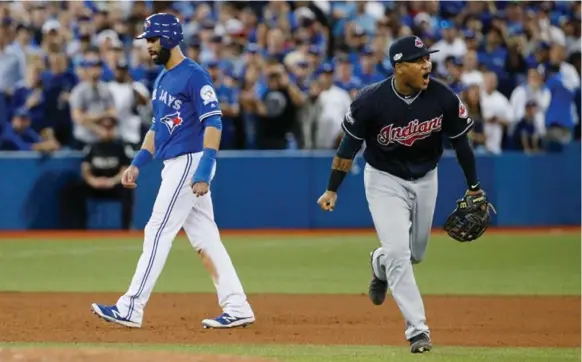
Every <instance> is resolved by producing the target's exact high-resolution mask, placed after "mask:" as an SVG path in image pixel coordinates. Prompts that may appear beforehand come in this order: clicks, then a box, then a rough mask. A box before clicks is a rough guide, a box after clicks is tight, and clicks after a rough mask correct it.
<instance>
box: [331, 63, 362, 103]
mask: <svg viewBox="0 0 582 362" xmlns="http://www.w3.org/2000/svg"><path fill="white" fill-rule="evenodd" d="M334 83H335V85H336V86H338V87H340V88H341V89H343V90H345V91H347V92H348V93H349V94H350V97H352V99H353V98H355V96H356V94H357V93H358V91H359V90H360V89H361V88H362V81H361V80H360V78H358V77H356V76H355V75H354V70H353V66H352V63H351V62H350V58H349V57H348V56H345V55H344V56H340V57H338V58H337V64H336V67H335V79H334Z"/></svg>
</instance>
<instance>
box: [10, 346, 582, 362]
mask: <svg viewBox="0 0 582 362" xmlns="http://www.w3.org/2000/svg"><path fill="white" fill-rule="evenodd" d="M0 347H75V348H80V347H91V348H93V347H110V348H129V349H140V350H167V351H173V352H193V353H218V354H230V355H245V356H258V357H265V358H272V359H276V360H279V361H282V362H328V361H329V362H340V361H350V362H376V361H382V362H385V361H397V362H407V361H415V362H416V361H430V362H485V361H487V362H569V361H580V349H576V348H511V349H509V348H461V347H436V348H434V349H433V350H432V351H431V352H430V353H428V354H423V355H412V354H410V353H409V352H408V350H407V349H406V348H405V347H379V346H378V347H376V346H372V347H369V346H366V347H361V346H307V345H301V346H297V345H196V346H170V345H163V346H160V345H123V344H108V345H105V344H100V345H90V344H69V345H66V344H52V343H51V344H0Z"/></svg>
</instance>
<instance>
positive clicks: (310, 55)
mask: <svg viewBox="0 0 582 362" xmlns="http://www.w3.org/2000/svg"><path fill="white" fill-rule="evenodd" d="M322 57H323V51H322V50H321V49H319V47H317V46H315V45H312V46H310V47H309V50H308V51H307V63H308V64H309V70H310V71H311V72H315V71H317V70H318V69H319V67H320V66H321V62H322Z"/></svg>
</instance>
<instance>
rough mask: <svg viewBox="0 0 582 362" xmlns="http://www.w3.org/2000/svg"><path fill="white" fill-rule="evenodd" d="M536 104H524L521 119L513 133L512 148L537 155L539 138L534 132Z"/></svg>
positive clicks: (530, 101) (532, 102) (532, 101)
mask: <svg viewBox="0 0 582 362" xmlns="http://www.w3.org/2000/svg"><path fill="white" fill-rule="evenodd" d="M536 108H537V104H536V102H535V101H534V100H529V101H527V102H526V104H525V107H524V112H523V117H522V118H521V119H520V120H519V122H518V123H517V124H516V125H515V129H514V131H513V137H512V138H513V146H514V147H513V148H515V149H517V150H520V151H524V152H525V153H537V152H539V151H540V147H539V146H540V137H539V134H538V132H537V131H536V125H535V123H536V121H535V118H536V114H537V113H538V111H537V109H536Z"/></svg>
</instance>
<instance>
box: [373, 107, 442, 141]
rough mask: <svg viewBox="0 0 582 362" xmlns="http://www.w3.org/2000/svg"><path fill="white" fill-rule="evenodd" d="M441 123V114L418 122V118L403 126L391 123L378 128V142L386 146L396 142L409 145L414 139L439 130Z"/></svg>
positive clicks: (425, 136) (419, 138) (422, 137)
mask: <svg viewBox="0 0 582 362" xmlns="http://www.w3.org/2000/svg"><path fill="white" fill-rule="evenodd" d="M442 124H443V115H442V114H441V115H440V116H438V117H435V118H433V119H429V120H428V121H424V122H419V121H418V119H415V120H413V121H412V122H410V123H408V125H406V126H404V127H398V126H395V125H394V124H391V125H388V126H386V127H384V128H382V129H381V130H380V133H379V134H378V143H379V144H381V145H382V146H387V145H389V144H390V143H393V142H398V143H400V144H401V145H404V146H409V147H410V146H412V145H413V144H414V142H416V140H421V139H424V138H427V137H428V136H430V134H431V133H433V132H434V131H440V130H441V128H442Z"/></svg>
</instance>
